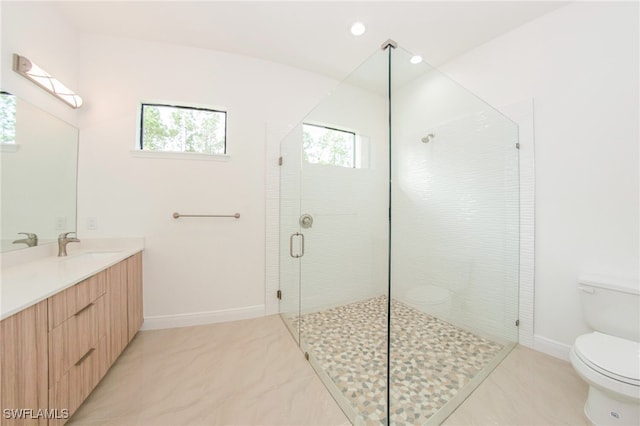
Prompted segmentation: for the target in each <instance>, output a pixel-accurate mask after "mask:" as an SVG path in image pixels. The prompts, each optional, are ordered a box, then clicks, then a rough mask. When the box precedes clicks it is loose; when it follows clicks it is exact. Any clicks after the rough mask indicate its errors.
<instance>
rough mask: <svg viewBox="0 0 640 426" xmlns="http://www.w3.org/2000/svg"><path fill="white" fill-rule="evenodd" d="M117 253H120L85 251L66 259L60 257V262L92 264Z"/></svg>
mask: <svg viewBox="0 0 640 426" xmlns="http://www.w3.org/2000/svg"><path fill="white" fill-rule="evenodd" d="M118 253H120V252H119V251H85V252H82V253H78V254H73V255H70V256H67V257H61V258H60V261H61V262H64V263H68V262H73V263H76V262H92V261H97V260H104V259H108V258H110V257H112V256H114V255H116V254H118Z"/></svg>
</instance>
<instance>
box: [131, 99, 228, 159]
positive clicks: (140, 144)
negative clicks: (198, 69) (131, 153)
mask: <svg viewBox="0 0 640 426" xmlns="http://www.w3.org/2000/svg"><path fill="white" fill-rule="evenodd" d="M145 106H151V107H169V108H176V109H187V110H195V111H207V112H215V113H222V114H224V150H223V152H221V153H219V152H216V153H210V152H189V151H162V150H152V149H145V148H144V141H143V137H144V107H145ZM138 116H139V117H138V126H137V127H138V128H137V138H136V149H135V152H138V153H144V154H149V155H156V154H158V155H166V156H184V157H185V158H189V157H195V156H210V157H216V156H217V157H227V156H228V155H229V149H228V144H227V129H228V111H227V109H226V108H221V107H216V106H206V105H195V104H188V103H181V102H163V101H140V104H139V107H138Z"/></svg>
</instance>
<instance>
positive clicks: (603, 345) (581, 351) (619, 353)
mask: <svg viewBox="0 0 640 426" xmlns="http://www.w3.org/2000/svg"><path fill="white" fill-rule="evenodd" d="M573 353H574V354H575V356H576V357H577V358H578V359H579V361H581V362H582V363H583V364H585V365H586V366H587V367H589V368H590V369H592V370H594V372H596V373H599V374H601V375H603V376H605V377H606V378H608V379H611V380H614V381H616V382H621V384H626V385H631V386H632V389H636V391H635V392H633V393H634V394H637V392H640V343H638V342H634V341H631V340H626V339H622V338H619V337H615V336H610V335H607V334H602V333H598V332H593V333H590V334H584V335H582V336H579V337H578V338H577V339H576V341H575V343H574V345H573Z"/></svg>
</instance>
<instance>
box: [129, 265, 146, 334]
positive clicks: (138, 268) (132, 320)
mask: <svg viewBox="0 0 640 426" xmlns="http://www.w3.org/2000/svg"><path fill="white" fill-rule="evenodd" d="M127 309H128V328H129V341H131V339H133V336H135V335H136V333H137V332H138V330H139V329H140V327H141V326H142V322H143V320H144V319H143V314H142V253H137V254H134V255H133V256H131V257H130V258H128V259H127Z"/></svg>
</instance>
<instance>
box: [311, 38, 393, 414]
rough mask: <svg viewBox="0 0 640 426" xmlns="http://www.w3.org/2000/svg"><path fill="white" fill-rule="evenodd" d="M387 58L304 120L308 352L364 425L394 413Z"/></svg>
mask: <svg viewBox="0 0 640 426" xmlns="http://www.w3.org/2000/svg"><path fill="white" fill-rule="evenodd" d="M386 57H387V55H386V52H383V51H379V52H377V53H376V54H374V55H373V56H372V57H370V58H369V59H368V60H367V61H366V62H365V63H363V64H362V65H361V66H360V67H359V68H358V69H356V70H355V71H354V72H353V73H352V74H351V75H350V76H349V77H347V78H346V79H345V80H344V81H343V82H342V83H341V84H340V85H339V86H338V87H337V88H336V89H335V90H334V91H332V92H331V94H330V95H329V96H328V97H327V98H325V99H324V100H323V101H322V102H321V103H320V104H319V105H318V106H317V107H316V108H315V109H314V110H313V111H312V112H311V113H310V114H308V115H307V116H306V117H305V118H304V120H303V123H302V141H301V146H302V147H301V169H300V170H301V173H300V182H301V188H300V214H301V217H300V219H301V220H302V222H301V223H302V229H301V231H300V232H301V233H302V234H304V256H303V257H301V258H300V309H301V316H300V346H301V348H302V350H303V351H304V352H305V353H307V354H308V357H309V361H310V362H311V365H312V366H313V367H314V368H315V369H316V371H317V372H318V375H319V377H320V378H321V379H322V380H323V382H324V383H325V385H326V386H327V388H328V389H329V390H330V391H331V393H332V395H333V397H334V399H335V400H336V401H337V402H338V403H339V404H340V406H341V407H342V409H343V411H344V412H345V414H346V415H347V416H348V417H349V418H350V420H351V421H352V422H354V423H356V424H361V423H372V424H376V423H383V424H384V423H386V416H387V377H386V375H387V350H386V348H387V335H388V333H387V304H388V298H387V296H388V295H387V292H388V268H387V265H388V214H387V212H388V205H389V197H388V190H387V188H388V179H389V173H388V127H387V124H386V122H385V120H384V117H386V115H387V114H388V94H387V87H388V80H387V69H388V62H387V61H386ZM305 218H307V222H306V224H305V222H304V220H305ZM300 219H299V220H300Z"/></svg>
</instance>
